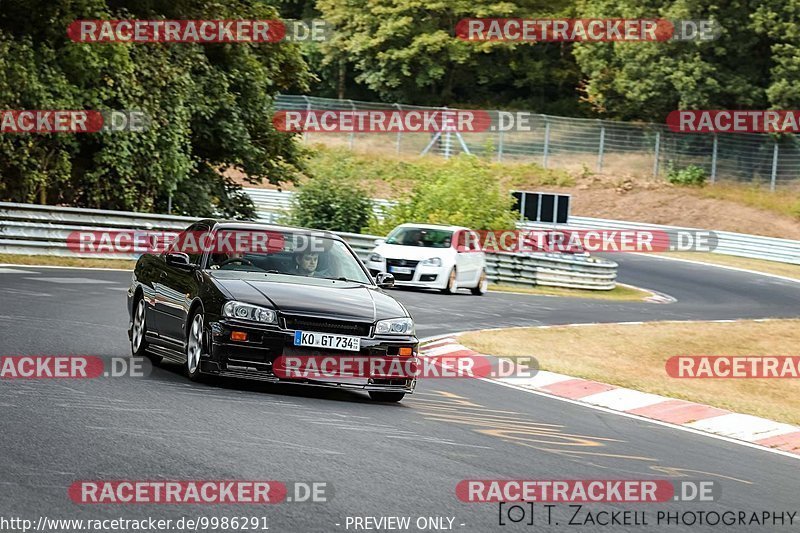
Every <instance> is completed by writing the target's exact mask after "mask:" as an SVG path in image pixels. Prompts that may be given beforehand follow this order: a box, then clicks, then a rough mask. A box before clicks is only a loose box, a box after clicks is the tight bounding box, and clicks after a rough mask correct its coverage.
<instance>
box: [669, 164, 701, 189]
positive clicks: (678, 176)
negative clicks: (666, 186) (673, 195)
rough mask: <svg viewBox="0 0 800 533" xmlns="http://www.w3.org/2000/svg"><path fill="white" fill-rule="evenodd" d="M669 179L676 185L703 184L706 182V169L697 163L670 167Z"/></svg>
mask: <svg viewBox="0 0 800 533" xmlns="http://www.w3.org/2000/svg"><path fill="white" fill-rule="evenodd" d="M667 181H668V182H670V183H672V184H674V185H690V186H703V185H705V183H706V171H705V170H703V169H702V168H700V167H698V166H697V165H689V166H688V167H684V168H682V169H676V168H674V167H670V168H669V170H668V171H667Z"/></svg>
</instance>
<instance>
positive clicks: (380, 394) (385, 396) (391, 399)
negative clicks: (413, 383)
mask: <svg viewBox="0 0 800 533" xmlns="http://www.w3.org/2000/svg"><path fill="white" fill-rule="evenodd" d="M405 395H406V393H405V392H384V391H374V390H371V391H369V397H370V398H371V399H372V401H374V402H385V403H397V402H399V401H400V400H402V399H403V397H405Z"/></svg>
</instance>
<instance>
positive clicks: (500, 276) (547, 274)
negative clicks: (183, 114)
mask: <svg viewBox="0 0 800 533" xmlns="http://www.w3.org/2000/svg"><path fill="white" fill-rule="evenodd" d="M284 198H285V197H284ZM195 220H196V219H195V218H191V217H179V216H168V215H152V214H145V213H132V212H126V211H102V210H97V209H77V208H70V207H51V206H40V205H33V204H15V203H3V202H0V253H11V254H29V255H60V256H78V257H94V258H116V259H120V258H123V259H124V258H134V257H135V256H134V255H127V256H126V255H120V254H112V253H103V252H96V253H90V254H86V253H81V254H76V253H75V252H73V251H72V250H70V249H69V248H68V247H67V238H68V236H69V235H70V234H71V233H73V232H76V231H98V230H109V231H113V230H120V229H127V230H152V231H177V230H181V229H183V228H186V227H187V226H188V225H189V224H191V223H192V222H194V221H195ZM338 235H341V236H342V237H343V238H344V239H345V240H347V241H348V243H350V246H352V247H353V249H354V250H355V251H356V253H357V254H358V256H359V257H360V258H361V259H362V260H365V259H366V256H367V255H368V254H369V253H370V251H371V250H372V249H373V248H374V247H375V240H376V239H379V238H381V237H379V236H377V235H361V234H356V233H338ZM487 275H488V277H489V279H490V280H491V281H496V282H501V283H506V284H512V285H518V286H529V287H530V286H535V285H550V286H556V287H571V288H583V289H594V290H610V289H613V288H614V286H615V279H616V275H617V264H616V263H614V262H613V261H608V260H603V259H595V258H582V257H572V256H568V255H564V254H505V253H503V254H487Z"/></svg>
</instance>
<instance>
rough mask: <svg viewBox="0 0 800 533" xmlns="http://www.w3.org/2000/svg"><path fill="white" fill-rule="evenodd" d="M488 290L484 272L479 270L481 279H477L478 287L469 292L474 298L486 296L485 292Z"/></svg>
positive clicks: (487, 281)
mask: <svg viewBox="0 0 800 533" xmlns="http://www.w3.org/2000/svg"><path fill="white" fill-rule="evenodd" d="M488 290H489V278H487V277H486V271H485V270H481V277H480V278H479V279H478V285H477V286H476V287H474V288H472V289H470V292H472V294H474V295H475V296H483V295H484V294H486V291H488Z"/></svg>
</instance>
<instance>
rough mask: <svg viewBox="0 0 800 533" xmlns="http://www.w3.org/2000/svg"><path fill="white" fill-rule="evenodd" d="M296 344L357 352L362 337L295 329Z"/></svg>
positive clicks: (359, 348)
mask: <svg viewBox="0 0 800 533" xmlns="http://www.w3.org/2000/svg"><path fill="white" fill-rule="evenodd" d="M294 345H295V346H313V347H314V348H330V349H332V350H347V351H350V352H357V351H359V350H361V338H359V337H352V336H350V335H336V334H334V333H319V332H316V331H295V332H294Z"/></svg>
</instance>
